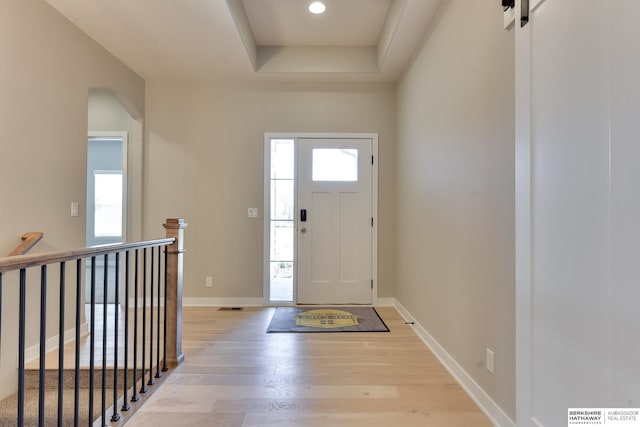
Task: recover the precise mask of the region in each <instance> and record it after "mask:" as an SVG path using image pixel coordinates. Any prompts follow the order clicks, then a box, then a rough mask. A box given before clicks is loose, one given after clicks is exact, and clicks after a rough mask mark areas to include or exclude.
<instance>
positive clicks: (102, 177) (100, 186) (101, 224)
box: [94, 171, 122, 237]
mask: <svg viewBox="0 0 640 427" xmlns="http://www.w3.org/2000/svg"><path fill="white" fill-rule="evenodd" d="M94 176H95V193H94V194H95V196H94V197H95V199H94V200H95V204H94V208H95V211H94V212H95V221H94V236H95V237H119V236H122V171H104V172H96V173H95V175H94Z"/></svg>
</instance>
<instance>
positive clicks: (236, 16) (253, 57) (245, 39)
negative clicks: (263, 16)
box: [226, 0, 258, 71]
mask: <svg viewBox="0 0 640 427" xmlns="http://www.w3.org/2000/svg"><path fill="white" fill-rule="evenodd" d="M226 1H227V7H228V8H229V12H230V13H231V17H232V18H233V21H234V22H235V24H236V28H237V29H238V33H239V34H240V38H241V39H242V44H243V45H244V49H245V50H246V51H247V56H248V57H249V61H250V62H251V66H252V67H253V70H254V71H258V45H257V43H256V39H255V37H254V36H253V31H252V30H251V24H249V18H248V17H247V12H246V11H245V9H244V6H243V4H242V0H226Z"/></svg>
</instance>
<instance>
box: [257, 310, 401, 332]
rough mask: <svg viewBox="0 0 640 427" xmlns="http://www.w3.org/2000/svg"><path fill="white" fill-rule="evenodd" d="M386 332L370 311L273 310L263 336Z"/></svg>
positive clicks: (377, 317) (376, 315) (375, 315)
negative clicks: (265, 333) (299, 333)
mask: <svg viewBox="0 0 640 427" xmlns="http://www.w3.org/2000/svg"><path fill="white" fill-rule="evenodd" d="M274 332H389V328H388V327H387V325H385V323H384V321H383V320H382V318H380V315H379V314H378V312H377V311H376V310H375V308H373V307H277V308H276V311H275V313H274V314H273V318H272V319H271V323H270V324H269V328H268V329H267V333H274Z"/></svg>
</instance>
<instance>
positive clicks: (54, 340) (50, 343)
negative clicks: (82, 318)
mask: <svg viewBox="0 0 640 427" xmlns="http://www.w3.org/2000/svg"><path fill="white" fill-rule="evenodd" d="M86 335H89V325H88V324H87V322H84V323H82V324H81V325H80V336H81V337H84V336H86ZM59 337H60V335H54V336H52V337H50V338H47V340H46V341H45V353H48V352H50V351H52V350H55V349H57V348H58V340H59ZM75 339H76V328H71V329H68V330H66V331H64V344H65V345H67V344H69V343H70V342H73V341H75ZM39 357H40V344H39V343H38V344H36V345H33V346H31V347H27V348H26V349H25V351H24V359H25V362H31V361H32V360H37V359H38V358H39Z"/></svg>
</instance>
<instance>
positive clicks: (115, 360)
mask: <svg viewBox="0 0 640 427" xmlns="http://www.w3.org/2000/svg"><path fill="white" fill-rule="evenodd" d="M115 274H116V277H115V285H116V289H115V301H114V302H113V309H114V310H113V314H114V315H115V319H114V320H113V327H114V331H113V415H111V421H113V422H115V421H118V420H119V419H120V414H119V413H118V406H117V405H118V346H119V345H118V315H119V312H118V311H119V309H120V252H116V272H115Z"/></svg>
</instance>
